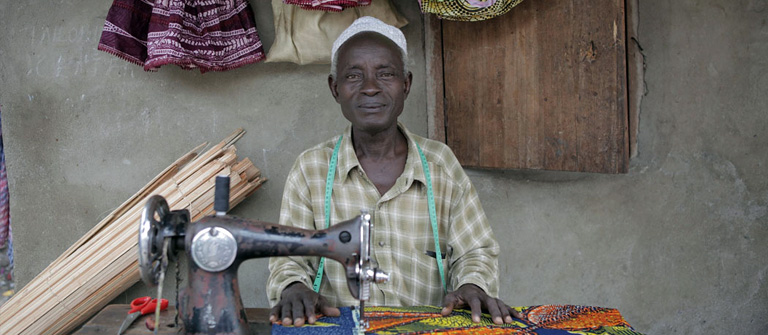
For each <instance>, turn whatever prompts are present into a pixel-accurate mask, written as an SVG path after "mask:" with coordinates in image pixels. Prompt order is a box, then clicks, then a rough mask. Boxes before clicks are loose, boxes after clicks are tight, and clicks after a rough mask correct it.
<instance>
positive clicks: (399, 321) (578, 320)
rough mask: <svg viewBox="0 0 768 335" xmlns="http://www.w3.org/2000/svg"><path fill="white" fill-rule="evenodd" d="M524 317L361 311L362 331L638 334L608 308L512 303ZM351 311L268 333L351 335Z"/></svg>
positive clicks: (465, 312) (411, 310) (422, 308)
mask: <svg viewBox="0 0 768 335" xmlns="http://www.w3.org/2000/svg"><path fill="white" fill-rule="evenodd" d="M515 309H517V310H518V311H520V312H521V313H522V314H523V315H524V316H525V318H526V320H520V319H514V322H512V323H508V324H503V325H496V324H494V323H493V321H491V318H490V315H488V314H483V317H482V318H481V321H480V323H473V322H472V317H471V312H470V311H469V310H454V312H453V313H451V315H449V316H446V317H443V316H441V315H440V310H441V308H440V307H434V306H418V307H368V308H366V310H365V316H366V320H367V321H368V323H369V327H368V329H367V331H366V332H365V333H366V334H382V335H383V334H387V335H391V334H446V335H447V334H456V335H458V334H520V335H523V334H525V335H568V334H580V335H597V334H602V335H609V334H610V335H642V334H640V333H638V332H636V331H635V330H634V329H633V328H632V327H631V326H630V325H629V323H627V322H626V321H625V320H624V318H623V317H622V316H621V314H620V313H619V311H618V310H616V309H612V308H602V307H591V306H574V305H542V306H531V307H516V308H515ZM354 314H355V313H353V311H351V310H350V308H349V307H344V308H341V316H339V317H321V318H320V319H319V320H318V321H317V322H316V323H315V324H313V325H307V326H304V327H298V328H297V327H284V326H282V325H280V324H279V323H277V324H274V325H273V326H272V334H296V335H309V334H354V333H355V332H354V329H353V328H350V327H353V326H354V325H355V322H354V321H355V320H354V318H353V315H354Z"/></svg>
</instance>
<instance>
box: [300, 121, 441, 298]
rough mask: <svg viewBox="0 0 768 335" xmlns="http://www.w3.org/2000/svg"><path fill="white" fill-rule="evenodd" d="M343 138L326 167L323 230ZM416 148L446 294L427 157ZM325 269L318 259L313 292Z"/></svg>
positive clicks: (328, 224)
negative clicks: (425, 182)
mask: <svg viewBox="0 0 768 335" xmlns="http://www.w3.org/2000/svg"><path fill="white" fill-rule="evenodd" d="M343 138H344V136H343V135H342V136H341V137H339V140H338V141H337V142H336V147H334V148H333V155H332V156H331V161H330V163H329V165H328V175H327V176H326V178H325V228H326V229H327V228H328V227H330V226H331V194H332V193H333V180H334V177H335V176H336V166H337V165H338V161H339V147H341V140H342V139H343ZM413 143H415V144H416V148H417V149H418V150H419V157H420V158H421V167H422V169H423V170H424V175H425V176H426V179H427V202H428V203H429V205H428V206H429V221H430V223H431V224H432V236H433V238H434V240H435V259H437V268H438V270H439V271H440V282H441V283H442V284H443V294H446V293H447V292H448V288H447V286H446V283H445V268H444V267H443V257H442V252H440V237H439V234H438V229H437V211H436V210H435V196H434V193H433V192H432V177H431V176H430V174H429V165H428V164H427V157H426V156H424V152H423V151H422V150H421V147H420V146H419V144H418V143H416V142H415V141H414V142H413ZM324 269H325V257H322V258H320V264H318V266H317V276H315V282H314V284H313V285H312V289H313V290H314V291H315V292H320V284H321V283H322V281H323V270H324Z"/></svg>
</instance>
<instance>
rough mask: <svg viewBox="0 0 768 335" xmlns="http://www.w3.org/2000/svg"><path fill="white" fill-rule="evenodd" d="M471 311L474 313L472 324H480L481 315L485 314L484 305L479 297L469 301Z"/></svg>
mask: <svg viewBox="0 0 768 335" xmlns="http://www.w3.org/2000/svg"><path fill="white" fill-rule="evenodd" d="M469 309H470V310H471V311H472V322H474V323H479V322H480V314H482V313H483V308H482V303H481V302H480V299H478V298H477V297H472V298H470V299H469Z"/></svg>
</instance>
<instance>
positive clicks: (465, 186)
mask: <svg viewBox="0 0 768 335" xmlns="http://www.w3.org/2000/svg"><path fill="white" fill-rule="evenodd" d="M406 50H407V49H406V42H405V37H404V36H403V34H402V32H401V31H400V30H399V29H397V28H395V27H392V26H389V25H386V24H384V23H383V22H381V21H379V20H377V19H374V18H370V17H364V18H360V19H358V20H357V21H355V22H354V23H353V24H352V25H351V26H350V27H349V28H348V29H347V30H345V31H344V32H343V33H342V34H341V36H339V38H338V39H337V40H336V42H335V43H334V45H333V49H332V64H331V74H330V76H329V77H328V86H329V87H330V89H331V94H332V95H333V97H334V98H335V99H336V101H337V102H338V103H339V105H340V106H341V112H342V114H343V115H344V117H345V118H346V119H347V120H349V122H350V123H351V125H350V126H349V127H348V128H347V130H346V131H345V132H344V134H342V135H340V136H337V137H335V138H333V139H331V140H329V141H327V142H325V143H321V144H319V145H317V146H315V147H313V148H311V149H309V150H307V151H305V152H303V153H302V154H301V155H300V156H299V157H298V159H297V160H296V163H295V164H294V166H293V168H292V170H291V171H290V173H289V175H288V178H287V181H286V185H285V192H284V194H283V205H282V209H281V212H280V224H283V225H290V226H297V227H301V228H305V229H322V228H325V227H326V224H328V223H327V222H330V223H331V224H333V223H336V222H341V221H344V220H347V219H350V218H353V217H355V216H356V215H359V213H360V210H361V209H367V210H369V211H370V212H371V213H372V214H373V221H374V222H375V225H374V227H375V231H374V234H373V236H374V238H375V240H374V241H373V243H372V244H373V248H372V251H371V253H372V255H373V258H374V259H375V260H376V261H377V262H378V264H379V267H380V268H381V269H383V270H385V271H388V272H389V274H390V280H389V282H387V283H384V284H376V285H375V286H373V287H372V289H371V291H372V292H371V300H370V302H369V304H371V305H379V306H415V305H441V304H442V306H443V310H442V313H443V315H448V314H449V313H450V312H451V311H452V310H453V308H458V307H469V308H470V309H471V311H472V319H473V320H474V321H475V322H479V321H480V314H481V311H483V310H484V311H487V312H488V313H490V314H491V316H492V319H493V321H494V322H495V323H497V324H501V323H502V322H511V321H512V318H511V315H513V314H514V315H516V312H514V311H513V310H512V309H511V308H510V307H508V306H507V305H506V304H504V303H503V302H502V301H501V300H499V299H497V298H495V296H497V294H498V273H497V267H498V254H499V246H498V243H496V241H495V240H494V239H493V236H492V232H491V228H490V226H489V225H488V222H487V219H486V217H485V213H484V212H483V209H482V207H481V205H480V202H479V199H478V196H477V193H476V191H475V189H474V187H473V186H472V184H471V182H470V180H469V178H468V177H467V175H466V174H465V173H464V171H463V169H462V168H461V166H460V165H459V163H458V161H457V160H456V158H455V156H454V155H453V153H452V152H451V150H450V149H449V148H448V147H447V146H445V145H444V144H442V143H439V142H436V141H432V140H429V139H425V138H423V137H420V136H417V135H414V134H412V133H410V132H409V131H408V129H406V128H405V126H403V125H402V124H400V123H398V120H397V118H398V116H400V114H401V113H402V112H403V103H404V101H405V99H406V97H407V96H408V93H409V91H410V89H411V81H412V74H411V72H409V71H408V70H407V69H406V63H407V51H406ZM326 184H329V185H332V188H328V189H327V188H326ZM430 190H431V192H428V191H430ZM326 199H330V201H329V203H326ZM326 209H328V210H327V211H328V213H326ZM431 218H432V219H434V220H436V222H433V223H431ZM433 227H436V228H437V229H436V230H437V233H436V234H435V233H434V231H433ZM436 239H437V240H438V241H439V244H438V245H436V243H435V240H436ZM438 246H439V248H438ZM438 257H439V259H438ZM438 260H439V261H440V262H438ZM269 269H270V272H271V273H270V277H269V281H268V283H267V293H268V295H269V300H270V304H271V305H272V306H274V307H273V308H272V311H271V314H270V320H271V321H273V322H274V321H277V320H280V319H282V322H283V324H286V325H291V324H293V325H296V326H301V325H303V324H304V323H305V322H309V323H314V322H315V320H316V314H317V313H322V314H324V315H330V316H336V315H339V310H338V309H337V308H336V306H345V305H346V306H348V305H353V304H355V303H356V301H355V300H354V299H353V298H352V296H351V295H350V293H349V291H348V289H347V284H346V279H345V272H344V268H343V266H342V265H340V264H338V263H337V262H321V261H320V260H319V259H318V258H317V257H283V258H272V259H271V260H270V263H269ZM313 284H314V285H313ZM313 286H315V287H317V289H315V290H313V289H312V287H313Z"/></svg>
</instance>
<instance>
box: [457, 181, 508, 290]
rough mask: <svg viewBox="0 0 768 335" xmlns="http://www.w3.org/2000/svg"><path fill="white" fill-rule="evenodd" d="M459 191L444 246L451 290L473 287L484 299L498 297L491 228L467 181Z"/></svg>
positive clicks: (496, 246)
mask: <svg viewBox="0 0 768 335" xmlns="http://www.w3.org/2000/svg"><path fill="white" fill-rule="evenodd" d="M465 178H467V179H466V180H465V181H464V182H463V183H462V186H461V187H460V188H459V190H460V194H457V196H456V197H455V198H454V202H453V203H452V204H451V220H450V228H449V232H450V233H449V236H448V245H450V246H451V248H452V254H451V255H450V262H451V264H450V269H451V270H450V275H451V278H450V280H451V287H452V288H453V289H454V290H455V289H458V288H459V287H460V286H461V285H464V284H475V285H477V286H478V287H480V288H481V289H483V290H484V291H485V292H486V293H487V294H488V295H490V296H493V297H496V296H498V292H499V286H498V270H497V269H498V264H499V244H498V243H497V242H496V240H495V239H494V238H493V232H492V230H491V226H490V225H489V223H488V219H487V218H486V216H485V212H484V211H483V208H482V206H481V204H480V199H479V197H478V195H477V192H476V191H475V188H474V187H473V186H472V184H471V183H470V182H469V179H468V177H466V175H465Z"/></svg>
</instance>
